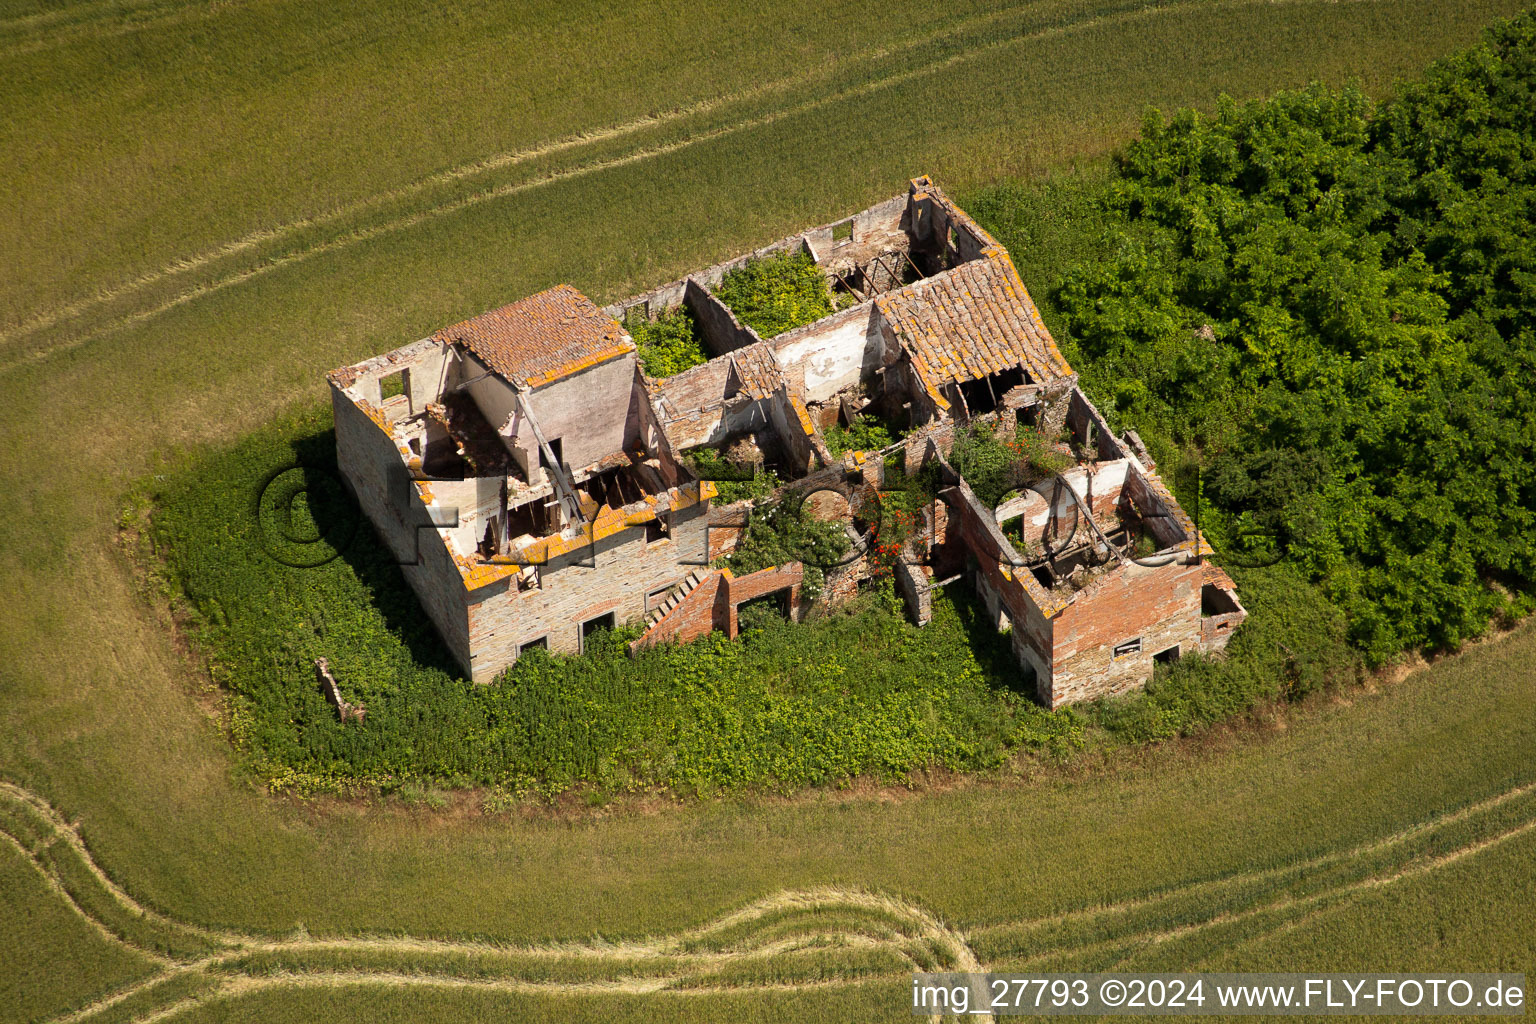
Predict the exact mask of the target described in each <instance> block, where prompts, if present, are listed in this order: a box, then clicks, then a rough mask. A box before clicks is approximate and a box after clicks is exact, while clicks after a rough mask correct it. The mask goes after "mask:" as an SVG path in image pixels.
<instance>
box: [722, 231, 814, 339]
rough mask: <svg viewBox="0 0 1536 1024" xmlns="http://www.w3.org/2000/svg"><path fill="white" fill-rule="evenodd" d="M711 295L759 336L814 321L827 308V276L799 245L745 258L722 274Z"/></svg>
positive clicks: (763, 336) (776, 332) (765, 335)
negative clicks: (770, 253)
mask: <svg viewBox="0 0 1536 1024" xmlns="http://www.w3.org/2000/svg"><path fill="white" fill-rule="evenodd" d="M715 296H716V297H717V298H718V299H719V300H720V301H721V302H723V303H725V304H726V305H727V306H729V307H730V310H731V312H732V313H735V314H736V319H738V320H740V321H741V322H742V323H744V324H746V325H747V326H748V327H750V328H752V329H753V330H754V331H756V332H757V333H758V336H759V337H762V338H772V337H774V336H775V335H778V334H783V333H784V332H785V331H788V330H793V329H794V328H796V327H803V326H805V325H806V324H813V323H815V322H816V321H817V320H820V319H821V318H822V317H824V316H827V315H828V314H829V313H831V312H832V298H831V296H830V295H829V294H828V292H827V279H826V277H825V275H823V274H822V272H821V268H820V267H818V266H817V265H816V261H815V260H813V259H811V256H810V254H809V253H807V252H805V251H804V250H802V249H786V250H784V251H782V252H776V253H773V254H772V255H770V256H762V257H759V258H758V259H754V260H748V261H747V262H746V263H745V264H743V265H742V266H740V267H737V268H736V269H735V270H733V271H731V272H730V273H729V274H726V275H725V278H724V280H722V281H721V282H720V286H719V287H718V288H716V289H715Z"/></svg>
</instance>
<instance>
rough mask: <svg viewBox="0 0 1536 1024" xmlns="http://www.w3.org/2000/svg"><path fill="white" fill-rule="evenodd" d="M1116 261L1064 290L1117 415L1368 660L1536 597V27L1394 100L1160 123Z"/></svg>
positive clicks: (1080, 358)
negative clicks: (1197, 482) (1280, 561)
mask: <svg viewBox="0 0 1536 1024" xmlns="http://www.w3.org/2000/svg"><path fill="white" fill-rule="evenodd" d="M1103 203H1104V206H1105V208H1106V209H1107V211H1108V214H1109V216H1110V218H1111V223H1112V225H1113V226H1112V228H1111V231H1112V236H1111V239H1110V243H1109V251H1110V253H1111V255H1110V258H1108V259H1107V260H1095V261H1092V262H1089V261H1084V262H1080V263H1078V264H1076V265H1075V266H1073V267H1071V268H1070V269H1069V271H1068V272H1067V273H1066V274H1065V275H1064V277H1063V280H1062V283H1061V286H1060V288H1059V290H1058V291H1057V293H1056V294H1055V295H1054V296H1053V297H1052V298H1053V301H1054V304H1055V306H1056V307H1057V308H1058V310H1059V311H1060V314H1061V316H1062V320H1063V322H1064V325H1065V327H1066V328H1067V330H1066V333H1067V335H1068V336H1069V337H1068V340H1067V344H1068V346H1069V356H1071V357H1072V358H1073V362H1074V364H1075V365H1077V366H1078V368H1079V369H1080V370H1081V371H1082V372H1083V379H1084V384H1085V386H1086V387H1087V388H1088V390H1090V392H1092V393H1093V394H1094V396H1095V397H1096V398H1097V399H1098V400H1099V401H1100V402H1101V403H1102V404H1103V406H1104V407H1105V409H1106V412H1108V413H1110V414H1111V416H1112V417H1113V418H1116V419H1118V421H1119V422H1120V423H1121V424H1123V425H1126V426H1134V427H1135V428H1137V429H1138V430H1139V431H1140V432H1141V433H1142V435H1143V436H1144V437H1145V438H1146V439H1147V440H1148V442H1149V444H1151V446H1152V447H1153V450H1154V452H1155V453H1157V454H1158V455H1159V456H1160V457H1161V461H1163V462H1164V463H1165V465H1164V468H1165V470H1167V469H1170V468H1171V466H1169V465H1168V464H1167V463H1168V462H1169V461H1170V460H1172V461H1178V460H1193V461H1197V462H1198V463H1199V464H1200V465H1201V466H1202V467H1203V469H1204V473H1203V481H1204V486H1203V494H1202V499H1201V501H1202V510H1203V512H1204V513H1205V515H1204V522H1203V524H1202V525H1204V526H1205V527H1206V528H1207V529H1208V530H1209V531H1210V532H1211V533H1212V534H1213V539H1214V540H1215V541H1216V542H1217V543H1218V546H1221V547H1225V548H1226V549H1227V551H1228V553H1229V554H1231V553H1233V552H1235V551H1237V550H1240V549H1241V548H1242V547H1243V544H1244V541H1243V537H1244V536H1245V535H1252V534H1256V533H1265V532H1267V533H1270V534H1273V535H1274V536H1275V537H1276V538H1277V539H1278V544H1279V545H1280V548H1281V550H1282V551H1283V552H1284V553H1285V556H1286V557H1287V558H1289V559H1290V560H1292V562H1293V563H1294V564H1296V565H1297V566H1298V567H1299V568H1301V569H1302V570H1303V571H1304V572H1305V573H1306V574H1307V575H1308V576H1310V577H1311V578H1312V579H1314V580H1316V581H1318V582H1319V583H1320V585H1321V586H1322V587H1323V588H1324V590H1325V592H1326V593H1327V594H1328V595H1329V597H1330V598H1332V599H1333V600H1334V601H1335V602H1337V603H1338V604H1339V605H1340V606H1341V607H1343V608H1344V610H1345V611H1346V612H1347V614H1348V618H1349V629H1350V635H1351V637H1352V639H1353V641H1354V642H1355V643H1356V644H1357V645H1358V646H1359V647H1360V648H1361V649H1362V651H1363V652H1364V653H1365V654H1366V656H1367V657H1368V658H1369V659H1370V660H1371V661H1373V662H1380V661H1382V660H1384V659H1386V658H1387V657H1389V656H1391V655H1392V654H1394V653H1395V652H1397V651H1399V650H1401V649H1403V648H1405V647H1420V646H1423V647H1434V648H1439V647H1453V646H1455V645H1456V644H1458V643H1459V642H1461V641H1462V640H1463V639H1465V638H1468V637H1470V636H1474V635H1477V634H1478V633H1480V632H1481V631H1483V630H1484V629H1485V628H1486V627H1487V624H1488V622H1489V620H1490V618H1491V617H1492V616H1494V615H1496V614H1499V613H1501V612H1507V611H1512V610H1517V609H1518V610H1525V609H1528V608H1529V607H1530V603H1531V595H1532V593H1533V592H1536V530H1533V527H1536V511H1533V510H1536V326H1533V313H1536V233H1533V230H1532V226H1533V220H1536V15H1532V14H1526V15H1522V16H1521V17H1519V18H1516V19H1514V20H1513V21H1509V22H1504V23H1501V24H1499V25H1497V26H1495V27H1494V28H1493V29H1491V30H1490V32H1489V34H1488V35H1487V37H1486V39H1485V41H1484V43H1483V44H1482V45H1480V46H1478V47H1475V48H1473V49H1471V50H1469V51H1466V52H1464V53H1461V54H1458V55H1455V56H1453V57H1450V58H1447V59H1445V60H1443V61H1440V62H1438V63H1437V64H1435V65H1433V66H1432V67H1431V68H1430V69H1429V71H1428V73H1427V74H1426V76H1425V77H1424V79H1423V80H1422V81H1420V82H1417V83H1415V84H1413V85H1411V86H1409V87H1406V88H1405V89H1403V90H1402V91H1401V93H1400V94H1399V95H1398V96H1396V97H1395V98H1393V99H1392V100H1390V101H1387V102H1384V103H1381V104H1377V103H1374V102H1373V101H1371V100H1370V99H1369V98H1367V97H1366V96H1365V95H1364V94H1362V93H1361V92H1360V91H1359V90H1357V89H1344V90H1342V91H1332V90H1329V89H1326V88H1323V87H1320V86H1314V87H1312V88H1309V89H1306V90H1303V91H1299V92H1291V93H1285V94H1281V95H1279V96H1276V97H1274V98H1272V99H1270V100H1267V101H1263V102H1254V103H1248V104H1244V105H1239V104H1237V103H1234V102H1231V101H1223V102H1222V104H1221V105H1220V108H1219V109H1218V110H1217V112H1216V113H1215V114H1214V115H1213V116H1203V115H1201V114H1198V113H1195V112H1191V111H1180V112H1179V113H1177V114H1176V115H1174V116H1173V117H1172V118H1171V119H1166V120H1165V119H1164V118H1162V117H1161V116H1160V115H1158V114H1155V113H1154V114H1151V115H1149V116H1148V118H1147V121H1146V124H1145V129H1144V132H1143V136H1142V138H1140V139H1139V140H1138V141H1136V142H1135V143H1133V144H1132V145H1131V146H1130V147H1129V148H1128V149H1127V150H1126V152H1125V153H1124V154H1122V156H1121V157H1120V159H1119V161H1118V164H1117V167H1116V170H1115V173H1114V174H1113V176H1112V177H1111V179H1110V181H1109V182H1108V184H1107V186H1106V189H1105V194H1104V196H1103Z"/></svg>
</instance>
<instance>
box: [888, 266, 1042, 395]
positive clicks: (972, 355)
mask: <svg viewBox="0 0 1536 1024" xmlns="http://www.w3.org/2000/svg"><path fill="white" fill-rule="evenodd" d="M875 302H876V304H877V305H878V307H879V309H880V312H881V314H882V315H883V316H884V317H885V319H886V320H887V321H888V322H889V323H890V324H891V328H892V330H893V331H894V332H895V334H896V338H897V340H898V341H899V342H900V343H901V345H902V347H903V348H905V349H906V351H907V353H908V355H909V356H910V357H911V360H912V365H913V367H914V368H915V369H916V371H917V374H918V377H919V379H921V380H922V381H923V384H924V387H925V389H926V390H927V391H928V393H929V394H930V395H931V396H934V397H935V399H936V400H937V399H938V397H939V388H940V387H941V386H942V385H944V384H946V383H949V382H963V381H968V380H979V379H981V378H983V377H988V376H991V375H992V374H995V373H999V372H1002V371H1003V370H1006V369H1009V368H1011V367H1015V366H1019V367H1023V369H1024V370H1025V372H1027V373H1028V374H1029V375H1030V377H1031V378H1032V379H1034V380H1036V381H1047V380H1054V379H1056V378H1058V377H1064V376H1067V375H1069V374H1070V373H1071V372H1072V367H1071V366H1069V365H1068V364H1067V361H1066V359H1064V358H1063V357H1062V355H1061V352H1060V350H1059V349H1058V348H1057V347H1056V342H1055V340H1054V339H1052V338H1051V336H1050V334H1049V332H1047V331H1045V330H1044V325H1043V324H1042V323H1041V322H1040V318H1039V311H1038V310H1037V309H1036V308H1035V305H1034V303H1033V302H1032V301H1031V300H1030V298H1029V292H1028V291H1027V290H1026V289H1025V287H1024V283H1023V281H1022V280H1020V278H1019V275H1018V271H1017V270H1015V269H1014V266H1013V262H1012V261H1011V260H1010V259H1009V258H1008V256H1007V254H1006V253H1005V252H1002V251H1001V250H998V251H997V252H996V253H992V254H990V255H988V256H987V258H985V259H979V260H972V261H971V262H969V263H963V264H961V265H960V266H958V267H956V268H954V269H953V270H950V271H947V272H945V273H943V274H939V275H936V276H934V277H929V278H924V279H923V280H921V281H917V282H915V283H913V284H910V285H907V286H906V287H904V288H900V289H897V290H896V291H893V292H887V293H886V294H884V295H881V296H880V297H879V298H877V299H876V300H875ZM946 404H947V403H946Z"/></svg>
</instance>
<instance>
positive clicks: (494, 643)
mask: <svg viewBox="0 0 1536 1024" xmlns="http://www.w3.org/2000/svg"><path fill="white" fill-rule="evenodd" d="M707 521H708V515H707V510H706V508H705V507H704V506H703V505H702V504H696V505H690V506H689V507H687V508H685V509H682V510H680V511H679V512H677V513H675V515H674V517H673V520H672V523H671V534H670V536H669V538H668V539H666V540H662V541H656V542H647V540H646V529H645V527H644V526H636V527H631V528H630V529H627V530H623V531H621V532H619V533H616V534H614V535H612V536H609V537H605V538H603V539H602V540H599V541H598V542H597V543H596V544H595V545H591V546H589V547H584V548H581V549H579V550H577V551H573V552H571V553H569V554H566V555H562V556H560V557H558V558H555V559H552V560H551V561H550V563H549V564H548V565H547V566H542V567H540V570H539V576H540V586H539V587H538V588H536V589H532V590H525V591H521V592H519V591H518V590H517V589H516V584H515V583H514V582H513V581H511V580H501V581H498V582H497V583H494V584H492V585H490V586H488V587H485V588H482V589H480V590H477V591H475V592H474V593H473V594H471V600H472V602H473V603H472V604H471V605H470V607H469V624H468V625H469V642H470V645H471V647H472V649H473V651H474V665H475V669H474V671H473V672H472V677H473V678H474V680H475V681H476V682H485V681H487V680H489V679H490V678H492V677H494V676H495V674H496V672H497V671H499V670H500V669H501V668H502V667H503V666H505V665H506V664H508V663H510V662H511V661H513V660H514V659H515V658H516V657H517V651H518V648H519V647H521V646H522V645H524V644H527V643H528V642H530V641H532V640H536V639H538V638H540V637H547V638H548V639H547V643H548V645H549V649H550V650H551V651H561V652H564V653H568V654H575V653H578V652H579V651H580V650H581V625H582V623H583V622H586V621H588V620H589V619H593V618H596V617H597V616H599V615H603V614H605V613H607V612H613V613H614V615H615V617H616V619H617V621H618V623H619V624H620V625H623V624H625V623H628V622H633V621H636V620H638V619H642V618H643V617H644V616H645V614H646V611H647V610H648V605H647V596H648V595H649V594H652V593H654V592H656V591H657V590H661V589H663V588H667V587H671V586H674V585H676V584H677V583H679V582H681V581H682V580H683V578H684V577H686V576H687V575H688V573H689V571H690V570H692V569H696V568H700V566H699V565H698V564H688V563H689V562H690V561H691V562H693V563H701V562H703V561H705V558H704V555H705V552H706V551H707V541H706V536H705V525H706V523H707ZM481 666H484V667H481Z"/></svg>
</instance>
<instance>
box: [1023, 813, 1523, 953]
mask: <svg viewBox="0 0 1536 1024" xmlns="http://www.w3.org/2000/svg"><path fill="white" fill-rule="evenodd" d="M1532 831H1536V819H1532V820H1530V821H1527V822H1524V823H1522V824H1520V825H1515V826H1513V827H1512V828H1508V829H1506V830H1504V831H1503V832H1499V833H1496V834H1494V835H1492V836H1488V837H1487V838H1484V839H1479V840H1477V841H1476V842H1472V843H1468V844H1467V845H1466V846H1462V847H1458V848H1456V849H1454V850H1451V851H1449V852H1447V853H1443V854H1439V855H1437V856H1434V857H1425V858H1422V859H1418V860H1415V861H1410V862H1409V863H1408V865H1407V866H1405V867H1402V868H1399V869H1398V870H1397V871H1392V872H1388V873H1386V874H1379V875H1371V876H1369V877H1366V878H1362V879H1359V880H1357V881H1353V882H1346V883H1344V884H1342V885H1339V886H1335V887H1334V888H1331V889H1324V890H1322V891H1320V892H1315V893H1309V894H1308V895H1305V896H1281V897H1278V898H1276V899H1273V900H1270V901H1268V902H1265V903H1261V904H1258V905H1255V906H1252V907H1245V908H1243V909H1242V910H1237V911H1231V912H1224V913H1217V914H1213V915H1211V916H1210V917H1209V918H1207V919H1205V920H1203V921H1195V922H1191V923H1190V924H1185V925H1179V926H1178V927H1175V928H1165V929H1159V930H1147V931H1143V932H1140V933H1136V934H1131V935H1122V936H1117V937H1116V938H1113V939H1106V940H1104V941H1102V942H1095V943H1090V944H1088V945H1082V946H1075V947H1072V948H1071V949H1070V950H1063V949H1054V950H1050V951H1048V952H1044V953H1039V954H1036V955H1035V956H1031V957H1027V958H1025V959H1023V960H1021V961H1018V962H1017V965H1018V966H1024V965H1028V964H1033V963H1040V962H1044V961H1048V960H1050V959H1053V958H1055V957H1058V956H1060V955H1061V954H1062V953H1063V952H1073V953H1077V954H1083V953H1094V952H1100V951H1103V950H1111V949H1114V948H1116V947H1119V946H1125V945H1128V944H1129V945H1132V946H1133V948H1132V949H1131V950H1129V951H1128V952H1127V953H1126V954H1125V955H1124V956H1122V957H1121V958H1120V959H1118V960H1116V961H1115V962H1114V963H1112V964H1109V965H1107V966H1104V967H1102V968H1101V970H1104V971H1114V970H1116V969H1118V968H1120V967H1122V966H1123V965H1124V964H1125V962H1126V961H1127V960H1129V959H1130V958H1131V957H1132V956H1134V955H1135V954H1136V953H1138V952H1140V951H1142V950H1144V949H1146V948H1147V947H1149V946H1156V945H1161V944H1163V943H1165V942H1171V941H1174V940H1176V939H1182V938H1184V937H1186V936H1189V935H1194V934H1196V933H1198V932H1202V931H1205V930H1207V929H1209V928H1215V927H1219V926H1222V925H1229V924H1236V923H1239V922H1241V921H1245V920H1247V919H1249V918H1253V917H1258V916H1259V915H1261V914H1268V913H1274V912H1276V911H1280V912H1284V911H1290V910H1298V909H1305V908H1313V909H1312V910H1311V912H1310V913H1309V914H1307V915H1306V916H1305V917H1304V918H1301V919H1297V920H1295V921H1282V922H1280V923H1279V924H1277V925H1275V927H1273V928H1270V929H1267V930H1265V931H1264V932H1261V933H1259V934H1258V935H1256V936H1250V937H1249V938H1247V939H1245V940H1242V941H1241V942H1239V943H1237V944H1238V945H1240V944H1242V942H1247V941H1253V940H1254V939H1258V938H1263V937H1266V936H1268V935H1270V934H1277V933H1279V932H1280V931H1282V930H1284V929H1286V928H1288V927H1291V926H1294V925H1299V924H1300V923H1302V922H1303V921H1304V920H1308V919H1310V918H1311V917H1314V916H1316V915H1317V914H1320V913H1322V912H1324V911H1325V910H1327V909H1329V908H1328V906H1327V905H1328V904H1330V903H1337V902H1339V901H1341V900H1345V899H1348V898H1349V897H1351V896H1355V895H1358V894H1359V893H1362V892H1367V891H1370V890H1374V889H1382V888H1385V887H1387V886H1389V885H1393V884H1395V883H1397V882H1401V881H1404V880H1407V879H1410V878H1419V877H1421V876H1423V875H1427V874H1429V873H1431V872H1433V871H1438V870H1440V869H1441V868H1444V867H1449V866H1450V865H1452V864H1455V863H1458V862H1459V861H1463V860H1466V859H1467V858H1469V857H1473V856H1476V855H1477V854H1479V853H1482V852H1484V851H1485V850H1489V849H1492V848H1493V847H1496V846H1500V845H1502V844H1504V843H1506V842H1508V841H1510V840H1511V839H1518V838H1520V837H1521V836H1523V835H1526V834H1527V833H1530V832H1532Z"/></svg>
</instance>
